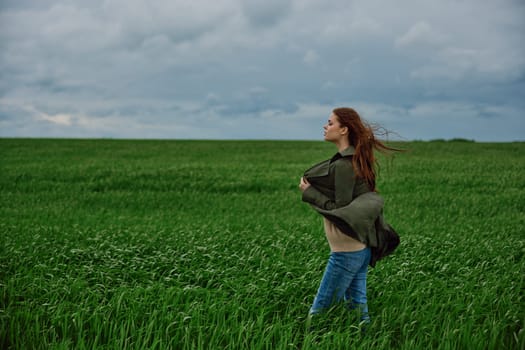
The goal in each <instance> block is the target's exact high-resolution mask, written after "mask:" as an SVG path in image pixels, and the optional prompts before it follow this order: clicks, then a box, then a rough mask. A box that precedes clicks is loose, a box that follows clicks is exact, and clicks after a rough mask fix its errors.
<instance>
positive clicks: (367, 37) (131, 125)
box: [0, 0, 525, 141]
mask: <svg viewBox="0 0 525 350" xmlns="http://www.w3.org/2000/svg"><path fill="white" fill-rule="evenodd" d="M524 34H525V1H523V0H432V1H429V0H397V1H388V0H383V1H376V0H356V1H350V0H346V1H341V0H331V1H322V0H319V1H314V0H290V1H287V0H258V1H256V0H208V1H199V0H193V1H189V0H184V1H182V0H150V1H140V0H105V1H104V0H90V1H73V0H70V1H68V0H27V1H24V0H0V137H89V138H92V137H95V138H98V137H104V138H163V139H164V138H170V139H171V138H173V139H312V140H321V139H322V126H323V124H324V123H325V121H326V119H327V118H328V116H329V114H330V112H331V110H332V109H333V108H334V107H339V106H351V107H354V108H355V109H356V110H357V111H359V112H360V113H361V115H362V116H363V117H364V118H365V119H366V120H368V121H369V122H373V123H379V124H381V125H382V126H384V127H385V128H387V129H389V130H391V131H393V132H396V133H397V134H398V135H399V136H398V137H397V139H399V138H402V139H405V140H414V139H417V140H429V139H437V138H444V139H450V138H455V137H461V138H468V139H475V140H478V141H513V140H525V38H524V36H525V35H524Z"/></svg>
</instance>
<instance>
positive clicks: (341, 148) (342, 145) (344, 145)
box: [334, 140, 350, 152]
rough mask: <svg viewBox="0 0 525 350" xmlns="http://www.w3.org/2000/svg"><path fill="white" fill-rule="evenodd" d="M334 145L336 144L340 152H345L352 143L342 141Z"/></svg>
mask: <svg viewBox="0 0 525 350" xmlns="http://www.w3.org/2000/svg"><path fill="white" fill-rule="evenodd" d="M334 143H335V145H336V147H337V149H338V150H339V152H341V151H344V150H345V149H347V148H348V147H350V143H349V142H348V140H340V141H336V142H334Z"/></svg>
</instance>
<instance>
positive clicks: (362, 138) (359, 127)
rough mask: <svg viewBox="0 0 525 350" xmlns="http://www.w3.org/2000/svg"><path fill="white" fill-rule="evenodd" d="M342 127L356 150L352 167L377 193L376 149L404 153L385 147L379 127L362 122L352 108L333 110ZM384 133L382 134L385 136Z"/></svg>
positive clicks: (384, 151)
mask: <svg viewBox="0 0 525 350" xmlns="http://www.w3.org/2000/svg"><path fill="white" fill-rule="evenodd" d="M333 113H334V114H335V115H336V116H337V119H338V120H339V123H340V124H341V126H346V127H347V128H348V141H349V142H350V145H352V146H353V147H354V148H355V154H354V156H353V157H352V165H353V167H354V171H355V172H356V176H357V177H361V178H363V179H364V180H365V181H366V183H367V184H368V186H369V187H370V190H371V191H376V169H377V166H378V164H377V159H376V157H375V155H374V149H375V150H378V151H380V152H383V153H389V152H393V151H402V150H401V149H397V148H392V147H389V146H387V145H385V144H384V143H383V142H382V141H381V140H379V139H378V138H377V137H376V133H377V132H378V131H379V130H384V129H382V128H381V127H378V126H372V125H370V124H368V123H367V122H366V121H364V120H362V119H361V117H360V116H359V114H358V113H357V112H356V111H355V110H354V109H352V108H348V107H340V108H336V109H334V110H333ZM385 133H386V132H383V133H382V134H385Z"/></svg>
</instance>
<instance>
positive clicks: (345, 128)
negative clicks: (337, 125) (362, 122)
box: [341, 126, 348, 135]
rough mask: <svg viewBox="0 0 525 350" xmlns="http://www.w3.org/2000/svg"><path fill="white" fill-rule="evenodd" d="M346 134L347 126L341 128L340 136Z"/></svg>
mask: <svg viewBox="0 0 525 350" xmlns="http://www.w3.org/2000/svg"><path fill="white" fill-rule="evenodd" d="M346 134H348V126H343V127H342V128H341V135H346Z"/></svg>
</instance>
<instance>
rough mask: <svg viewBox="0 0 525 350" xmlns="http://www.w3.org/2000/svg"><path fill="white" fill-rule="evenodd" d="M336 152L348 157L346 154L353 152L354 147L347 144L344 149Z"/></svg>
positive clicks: (349, 154)
mask: <svg viewBox="0 0 525 350" xmlns="http://www.w3.org/2000/svg"><path fill="white" fill-rule="evenodd" d="M337 153H339V154H340V155H341V157H348V156H351V155H353V154H355V148H354V147H353V146H348V147H347V148H345V149H344V150H342V151H340V152H337Z"/></svg>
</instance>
